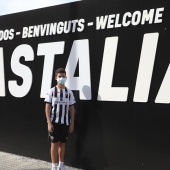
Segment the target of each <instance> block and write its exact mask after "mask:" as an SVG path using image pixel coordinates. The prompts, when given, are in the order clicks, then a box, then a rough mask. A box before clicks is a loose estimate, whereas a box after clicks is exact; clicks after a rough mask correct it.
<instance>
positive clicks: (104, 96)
mask: <svg viewBox="0 0 170 170" xmlns="http://www.w3.org/2000/svg"><path fill="white" fill-rule="evenodd" d="M117 43H118V37H108V38H106V41H105V47H104V55H103V64H102V69H101V75H100V84H99V93H98V98H97V100H100V101H126V100H127V95H128V87H111V85H112V79H113V75H114V67H115V60H116V51H117Z"/></svg>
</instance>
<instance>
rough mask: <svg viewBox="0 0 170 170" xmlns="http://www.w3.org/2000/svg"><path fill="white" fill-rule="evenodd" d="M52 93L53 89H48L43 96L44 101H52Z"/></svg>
mask: <svg viewBox="0 0 170 170" xmlns="http://www.w3.org/2000/svg"><path fill="white" fill-rule="evenodd" d="M52 93H53V89H50V90H49V92H48V93H47V94H46V96H45V99H44V102H46V103H52Z"/></svg>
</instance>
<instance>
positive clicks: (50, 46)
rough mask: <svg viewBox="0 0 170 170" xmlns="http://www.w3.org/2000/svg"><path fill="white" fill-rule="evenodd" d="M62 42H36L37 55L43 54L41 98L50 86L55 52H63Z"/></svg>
mask: <svg viewBox="0 0 170 170" xmlns="http://www.w3.org/2000/svg"><path fill="white" fill-rule="evenodd" d="M64 44H65V42H64V41H61V42H52V43H43V44H38V50H37V55H43V56H45V58H44V68H43V76H42V84H41V94H40V97H41V98H44V97H45V95H46V93H47V92H48V90H49V89H50V88H51V81H52V75H53V67H54V57H55V55H56V54H63V52H64Z"/></svg>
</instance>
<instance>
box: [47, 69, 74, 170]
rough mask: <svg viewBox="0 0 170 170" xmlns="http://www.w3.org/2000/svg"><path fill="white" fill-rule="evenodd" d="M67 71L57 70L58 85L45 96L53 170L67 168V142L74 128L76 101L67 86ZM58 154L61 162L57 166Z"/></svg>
mask: <svg viewBox="0 0 170 170" xmlns="http://www.w3.org/2000/svg"><path fill="white" fill-rule="evenodd" d="M66 79H67V77H66V71H65V70H64V69H63V68H59V69H57V70H56V71H55V80H56V81H57V85H56V86H55V87H53V88H51V89H50V91H49V92H48V93H47V95H46V98H45V100H44V101H45V102H46V105H45V113H46V118H47V123H48V132H49V138H50V140H51V150H50V152H51V162H52V170H65V167H64V154H65V143H66V141H67V139H68V135H69V133H72V132H73V130H74V114H75V111H74V103H75V99H74V96H73V93H72V91H71V90H69V89H68V88H67V87H65V82H66ZM57 156H58V160H59V164H58V166H57Z"/></svg>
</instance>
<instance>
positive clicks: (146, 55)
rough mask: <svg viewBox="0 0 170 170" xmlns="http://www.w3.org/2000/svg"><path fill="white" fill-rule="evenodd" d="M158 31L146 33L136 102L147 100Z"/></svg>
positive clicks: (134, 99) (135, 97) (137, 83)
mask: <svg viewBox="0 0 170 170" xmlns="http://www.w3.org/2000/svg"><path fill="white" fill-rule="evenodd" d="M158 36H159V34H158V33H149V34H145V35H144V38H143V45H142V51H141V57H140V62H139V69H138V75H137V80H136V88H135V93H134V98H133V101H134V102H147V101H148V96H149V90H150V84H151V79H152V72H153V66H154V61H155V54H156V49H157V42H158Z"/></svg>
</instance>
